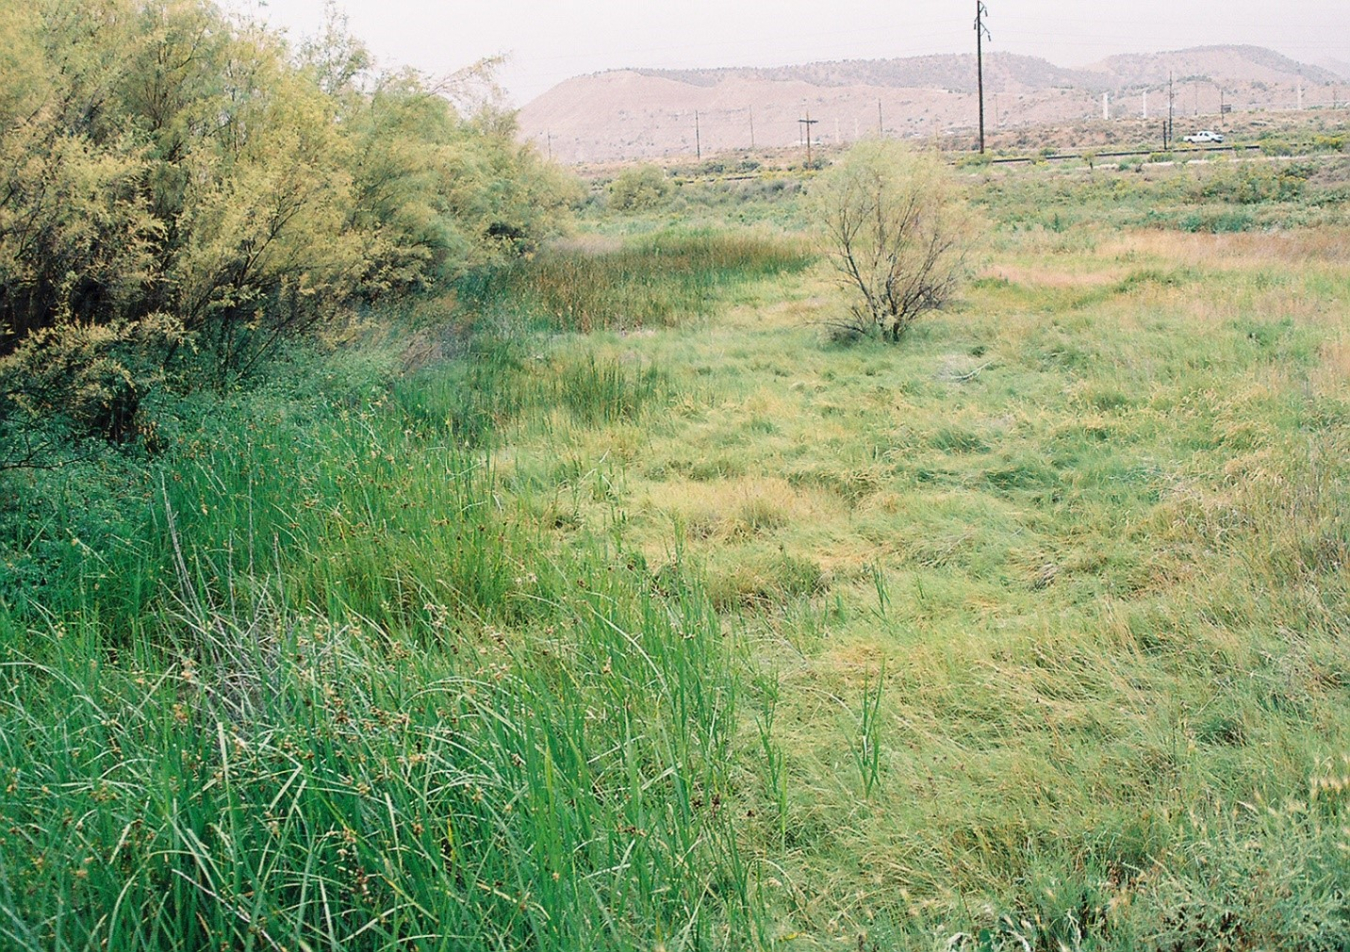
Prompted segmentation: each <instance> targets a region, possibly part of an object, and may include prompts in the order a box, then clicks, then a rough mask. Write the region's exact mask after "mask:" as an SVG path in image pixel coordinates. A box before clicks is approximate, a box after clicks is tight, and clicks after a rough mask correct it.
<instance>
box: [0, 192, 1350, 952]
mask: <svg viewBox="0 0 1350 952" xmlns="http://www.w3.org/2000/svg"><path fill="white" fill-rule="evenodd" d="M1264 168H1265V166H1250V167H1246V166H1244V167H1236V168H1232V169H1228V168H1222V169H1220V170H1219V171H1218V172H1214V170H1213V169H1211V170H1208V171H1202V172H1196V171H1195V170H1194V169H1189V168H1178V167H1173V168H1171V169H1168V168H1160V169H1156V170H1150V172H1149V173H1148V174H1147V175H1144V174H1143V173H1134V172H1124V173H1115V172H1106V171H1103V170H1101V169H1100V168H1099V169H1098V170H1097V171H1096V172H1094V173H1092V174H1091V175H1088V174H1085V173H1084V172H1083V171H1081V170H1079V171H1075V172H1074V173H1073V174H1072V175H1069V174H1067V173H1065V172H1063V171H1061V170H1057V169H1053V168H1045V169H1041V168H1036V169H1027V170H1022V171H1020V172H1017V173H1015V174H1010V175H1007V176H1005V177H1002V178H1000V179H999V180H998V181H999V182H1000V185H999V187H998V188H997V189H992V190H990V191H989V192H988V193H987V195H986V198H985V201H986V203H987V213H988V214H989V215H990V218H991V220H992V221H993V222H994V228H993V233H992V236H991V241H990V243H989V245H988V246H987V247H986V248H985V250H984V252H983V254H984V255H985V259H984V260H983V262H982V264H981V271H980V274H979V275H978V279H977V280H976V281H974V282H973V283H972V284H971V286H970V287H969V288H968V289H967V290H966V292H965V294H964V296H963V298H962V300H961V301H960V302H959V303H958V305H957V306H956V307H954V308H952V309H950V310H948V311H946V312H943V313H941V314H938V315H936V316H934V317H932V318H930V319H927V320H926V321H924V322H921V323H919V324H917V325H916V326H915V328H914V329H913V332H912V334H911V335H910V336H909V337H908V338H907V340H906V342H905V343H904V344H903V345H901V346H899V347H892V346H884V345H879V344H876V343H864V344H855V345H851V346H846V345H842V344H839V343H834V342H831V341H830V340H829V339H828V338H827V336H826V335H825V334H824V333H823V332H822V331H821V330H820V328H819V326H818V325H819V323H820V321H821V320H822V319H827V318H828V317H829V316H830V315H831V313H833V312H834V311H835V310H836V309H839V308H842V307H843V306H844V304H843V301H842V299H841V297H840V296H839V294H840V292H839V291H838V290H837V288H836V287H835V286H834V285H833V284H832V280H831V277H830V276H829V274H828V273H827V271H826V269H825V268H824V267H823V265H821V264H817V263H813V262H812V260H811V257H810V255H809V254H807V253H805V252H804V251H803V250H802V247H803V246H802V245H801V244H800V239H799V238H797V237H793V236H788V237H783V236H777V237H765V235H763V234H759V233H754V234H749V235H746V234H742V233H739V232H725V233H703V232H697V233H689V232H679V233H674V234H671V233H664V234H657V235H655V236H652V235H650V234H636V235H633V234H630V232H633V231H634V230H635V225H634V222H633V221H628V220H609V219H606V220H601V221H591V222H586V223H584V224H585V226H586V228H587V229H589V230H590V232H591V233H592V237H591V238H588V239H586V240H585V241H584V242H582V243H574V244H573V245H571V246H568V247H566V248H565V249H558V250H555V251H552V252H548V253H545V254H541V256H540V257H539V258H537V259H535V260H534V261H532V262H529V263H522V264H521V265H520V266H519V267H518V268H517V269H516V270H515V271H513V272H511V273H509V274H506V275H498V276H495V277H493V278H491V279H490V280H485V281H481V282H479V283H478V284H477V285H476V286H474V285H472V284H471V283H470V284H466V285H465V286H464V287H462V288H461V289H460V296H461V300H462V301H465V300H467V301H470V302H472V303H473V304H474V306H475V307H476V308H477V310H476V311H474V312H473V313H472V314H471V319H472V322H476V323H477V325H478V327H479V333H478V335H477V336H476V337H475V338H474V340H473V342H472V344H471V346H470V347H469V348H468V349H467V350H466V351H464V352H463V354H462V355H461V356H460V357H458V358H456V359H453V360H450V361H448V362H442V363H434V364H430V365H428V366H424V367H422V368H421V369H419V370H417V371H416V372H413V373H409V374H399V373H396V372H395V371H394V370H392V369H391V366H392V365H391V363H390V362H388V361H382V360H375V359H365V360H364V362H363V361H357V360H354V359H353V358H350V357H348V358H340V357H339V358H330V359H328V360H325V361H323V362H320V363H317V364H315V365H314V366H311V367H309V368H308V369H305V368H298V367H297V368H296V370H295V372H294V373H293V374H290V375H288V376H286V377H285V378H284V379H279V380H278V382H277V383H276V384H274V385H273V386H272V387H271V388H269V389H267V390H265V391H262V392H258V393H253V394H240V395H234V396H231V397H229V398H227V399H224V400H223V401H222V402H220V403H218V404H212V405H210V406H207V407H202V408H199V409H198V410H197V411H196V412H194V413H186V412H184V413H181V414H180V415H179V416H177V417H173V418H169V417H166V423H165V426H164V432H165V434H166V440H167V441H168V443H169V445H170V447H171V449H170V450H169V452H167V453H166V454H165V456H164V457H162V458H160V459H158V460H155V461H150V462H145V461H141V462H139V463H136V464H134V465H132V464H130V463H126V462H125V461H124V462H123V463H119V464H118V465H117V466H107V467H104V468H100V467H99V466H98V465H96V464H94V463H91V464H89V465H88V466H87V467H85V468H81V469H79V470H77V471H72V472H69V473H32V474H24V475H23V476H22V478H21V480H16V479H11V480H10V481H9V482H8V483H7V484H6V486H7V487H9V488H10V490H11V491H12V492H13V493H14V494H15V498H16V499H17V500H19V502H20V505H19V506H16V507H14V508H13V509H12V510H10V512H9V514H8V515H7V516H6V520H7V521H6V523H5V532H6V539H7V543H6V548H5V551H4V559H5V562H4V565H5V567H6V571H7V573H8V576H9V577H8V578H7V579H6V580H5V584H4V585H3V586H0V592H3V594H0V599H3V608H0V706H2V707H3V715H2V716H0V936H4V939H5V942H6V943H8V945H11V946H13V947H16V948H19V949H72V950H75V949H80V950H84V949H94V948H99V947H102V946H103V945H105V944H106V947H108V948H116V949H132V950H136V949H145V950H150V949H190V948H202V947H207V946H208V945H211V946H220V945H223V946H224V947H226V948H239V949H246V948H258V949H266V948H277V947H280V948H286V949H301V948H309V949H315V950H318V949H337V948H342V949H371V950H376V949H378V950H386V949H387V950H393V949H404V948H414V949H464V948H474V949H478V948H487V949H503V950H506V949H511V950H515V949H521V950H524V949H581V948H612V949H625V950H627V949H632V950H637V949H653V948H659V947H664V948H666V949H671V950H673V949H690V950H693V949H738V948H753V949H768V948H776V949H799V950H814V949H857V948H860V947H861V948H865V949H874V948H875V949H892V948H894V949H923V950H929V949H936V948H942V949H966V950H974V949H981V950H995V949H1019V950H1021V949H1026V948H1028V947H1029V948H1032V949H1047V950H1059V949H1070V950H1183V949H1202V948H1203V949H1231V950H1240V949H1286V950H1291V952H1292V950H1303V949H1325V950H1337V949H1344V948H1345V947H1346V946H1347V944H1350V905H1347V899H1346V897H1347V895H1350V872H1347V870H1350V864H1347V863H1346V861H1345V856H1346V853H1347V851H1350V838H1347V832H1346V831H1347V823H1350V812H1347V811H1348V810H1350V807H1348V806H1347V803H1348V802H1350V759H1348V758H1350V705H1347V703H1346V702H1347V700H1348V699H1350V696H1348V694H1347V692H1350V649H1347V647H1346V646H1347V645H1350V640H1348V639H1347V636H1348V635H1350V631H1347V621H1346V619H1347V618H1350V583H1347V575H1346V566H1347V564H1350V528H1347V525H1348V523H1347V520H1346V519H1345V517H1344V514H1345V511H1346V501H1347V499H1350V437H1347V433H1350V429H1347V427H1348V426H1350V398H1348V397H1347V394H1348V393H1350V389H1348V388H1347V386H1346V381H1347V378H1350V326H1347V324H1346V319H1345V316H1344V311H1343V308H1341V307H1339V305H1338V303H1337V302H1341V301H1344V300H1346V299H1347V297H1346V296H1347V295H1348V294H1350V279H1347V272H1346V264H1347V258H1346V251H1345V248H1346V247H1347V241H1346V232H1345V227H1344V223H1343V222H1342V221H1341V220H1340V218H1339V217H1338V216H1339V215H1340V214H1341V213H1340V211H1339V210H1337V209H1336V208H1334V207H1333V206H1331V205H1324V204H1321V203H1320V201H1321V199H1320V197H1319V196H1322V195H1325V194H1327V193H1326V191H1325V190H1326V189H1328V188H1329V189H1333V190H1334V189H1335V188H1338V187H1339V186H1338V185H1337V184H1336V182H1335V181H1334V175H1331V176H1329V175H1328V173H1326V172H1325V170H1323V171H1322V172H1318V173H1317V174H1316V175H1313V176H1310V177H1309V178H1308V179H1307V180H1305V184H1304V186H1302V187H1301V189H1300V190H1299V191H1298V193H1297V194H1278V193H1274V192H1272V193H1270V194H1269V195H1266V196H1265V197H1263V198H1261V199H1260V200H1257V201H1251V202H1248V201H1243V200H1239V199H1237V198H1235V197H1234V196H1236V195H1237V194H1238V192H1235V191H1234V189H1235V188H1238V187H1245V186H1244V185H1243V184H1242V183H1243V182H1245V181H1246V180H1247V179H1248V178H1253V177H1254V178H1256V179H1259V180H1260V182H1266V181H1267V179H1266V178H1265V177H1264V176H1266V172H1265V171H1262V169H1264ZM1210 173H1213V174H1215V175H1221V176H1227V178H1226V179H1225V180H1224V181H1225V182H1228V180H1229V179H1231V182H1228V184H1223V183H1219V184H1221V185H1222V189H1220V191H1221V192H1222V194H1219V193H1217V192H1216V193H1213V194H1206V193H1205V189H1206V188H1207V187H1208V186H1207V185H1206V183H1207V182H1211V181H1212V180H1211V179H1210V178H1205V177H1203V176H1206V175H1209V174H1210ZM963 174H964V173H963ZM978 174H979V175H981V176H982V175H984V174H985V172H984V171H981V172H980V173H978ZM989 174H991V175H992V174H995V173H989ZM999 174H1001V173H999ZM1155 175H1156V176H1157V178H1154V176H1155ZM1318 176H1321V177H1320V178H1319V177H1318ZM1115 182H1123V183H1124V184H1123V185H1119V186H1118V185H1116V184H1113V183H1115ZM1233 183H1236V184H1233ZM1230 186H1231V187H1230ZM1216 187H1217V186H1216ZM1262 187H1264V186H1262ZM1272 187H1274V186H1272ZM1214 208H1222V209H1224V210H1225V214H1227V213H1230V212H1231V213H1232V214H1235V215H1238V214H1241V215H1246V214H1250V215H1251V216H1252V218H1251V222H1252V223H1253V227H1248V228H1243V229H1236V228H1231V229H1230V228H1226V227H1217V226H1216V227H1212V228H1210V227H1202V225H1203V224H1204V222H1210V221H1211V220H1210V219H1208V218H1203V216H1205V215H1208V214H1210V210H1211V209H1214ZM779 210H780V211H781V209H779ZM1056 212H1058V213H1059V214H1060V216H1061V217H1060V218H1059V224H1058V225H1057V226H1056V225H1055V219H1054V217H1053V216H1054V214H1055V213H1056ZM755 214H758V212H753V214H751V216H750V217H754V215H755ZM1190 215H1199V216H1202V218H1199V219H1197V222H1198V223H1199V224H1197V226H1196V227H1195V228H1190V227H1189V225H1188V222H1189V221H1190V219H1189V218H1188V217H1187V216H1190ZM1275 220H1279V221H1282V222H1284V223H1285V227H1284V228H1283V229H1282V230H1281V231H1278V232H1266V231H1264V230H1263V229H1264V227H1265V224H1264V223H1266V222H1270V221H1275ZM1218 221H1219V220H1218V219H1214V220H1213V222H1218ZM1244 221H1245V219H1244ZM1291 223H1292V224H1291ZM1126 226H1129V227H1126ZM637 230H638V231H641V229H637ZM457 319H458V320H460V321H461V322H469V321H468V319H465V318H463V317H460V318H457ZM585 331H589V333H582V332H585ZM639 331H640V332H639ZM344 360H345V361H347V362H346V363H344ZM173 421H176V422H173ZM58 490H59V491H58ZM81 500H87V501H88V502H89V503H90V506H89V507H88V508H84V509H82V508H81V507H80V506H79V505H78V504H77V503H78V502H79V501H81ZM75 539H78V540H79V541H78V542H76V541H72V540H75Z"/></svg>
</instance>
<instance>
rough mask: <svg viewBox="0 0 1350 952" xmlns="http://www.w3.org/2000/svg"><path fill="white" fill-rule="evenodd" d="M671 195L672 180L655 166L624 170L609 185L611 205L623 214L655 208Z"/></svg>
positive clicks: (639, 166) (640, 166)
mask: <svg viewBox="0 0 1350 952" xmlns="http://www.w3.org/2000/svg"><path fill="white" fill-rule="evenodd" d="M669 195H670V180H669V179H668V178H666V173H665V172H663V171H661V169H659V168H658V167H656V166H655V165H638V166H634V167H632V168H627V169H624V170H623V171H622V172H620V173H619V174H618V176H617V177H616V178H615V179H614V181H612V182H610V183H609V202H610V205H611V206H612V207H613V208H615V209H617V210H619V211H622V212H635V211H642V210H644V209H649V208H655V207H656V206H658V205H660V204H661V202H663V201H664V200H665V199H666V198H667V197H668V196H669Z"/></svg>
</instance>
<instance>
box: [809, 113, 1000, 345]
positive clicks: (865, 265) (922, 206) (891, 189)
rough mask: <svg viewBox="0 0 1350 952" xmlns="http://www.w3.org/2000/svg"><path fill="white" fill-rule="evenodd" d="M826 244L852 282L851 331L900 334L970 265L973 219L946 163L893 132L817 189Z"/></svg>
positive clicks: (845, 324)
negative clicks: (909, 145)
mask: <svg viewBox="0 0 1350 952" xmlns="http://www.w3.org/2000/svg"><path fill="white" fill-rule="evenodd" d="M811 203H812V207H813V209H814V213H815V217H816V220H817V221H818V222H819V228H820V234H821V239H822V242H823V244H824V248H825V251H826V253H827V255H828V257H829V259H830V260H831V262H832V263H833V264H834V266H835V268H836V269H838V271H839V274H840V277H841V280H842V282H843V284H844V286H845V287H846V288H847V289H848V290H849V291H850V292H852V297H853V302H852V304H851V305H850V317H849V319H847V320H845V321H841V322H837V323H838V324H839V326H840V327H841V329H843V330H844V331H845V332H847V333H850V334H865V335H879V336H883V337H885V338H887V339H889V340H891V341H898V340H899V339H900V338H901V336H902V335H903V334H904V333H905V331H906V330H907V329H908V328H909V326H910V325H911V324H912V323H913V322H914V320H915V319H917V318H918V317H919V316H921V315H922V314H924V313H926V312H928V311H932V310H935V309H937V308H940V307H942V306H943V305H944V304H945V303H946V302H947V300H948V299H949V298H950V297H951V295H952V293H953V292H954V291H956V289H957V288H958V287H959V286H960V283H961V280H962V279H963V278H964V276H965V275H966V270H967V269H966V259H967V255H968V253H969V249H970V247H971V242H972V240H973V237H974V220H973V217H972V214H971V212H970V211H969V210H968V208H967V206H966V205H965V204H964V203H963V202H962V201H961V200H960V198H959V197H958V195H957V194H956V190H955V187H954V185H953V183H952V180H951V177H950V175H949V173H948V171H947V169H946V167H945V166H943V165H942V163H941V162H940V161H939V160H938V159H937V158H936V157H935V156H932V155H929V154H924V153H918V152H914V151H912V150H910V149H908V148H906V147H905V146H904V145H902V144H900V143H897V142H893V141H882V140H869V141H866V142H862V143H859V144H858V145H856V146H854V147H853V148H852V149H851V150H850V151H849V153H848V154H847V155H846V156H845V157H844V159H843V161H842V162H840V163H839V164H838V165H836V166H834V167H833V168H831V169H830V170H829V171H827V172H826V173H825V174H824V175H822V176H821V178H820V179H819V180H818V182H817V183H816V184H815V186H814V187H813V188H812V191H811Z"/></svg>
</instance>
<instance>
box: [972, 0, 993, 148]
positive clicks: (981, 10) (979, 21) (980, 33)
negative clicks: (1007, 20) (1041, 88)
mask: <svg viewBox="0 0 1350 952" xmlns="http://www.w3.org/2000/svg"><path fill="white" fill-rule="evenodd" d="M987 16H989V10H988V9H987V8H986V7H985V5H984V0H975V76H976V83H977V84H978V86H979V90H980V155H984V38H985V37H986V36H989V28H988V27H986V26H985V25H984V18H985V17H987ZM989 39H990V40H991V41H992V40H993V37H992V36H990V37H989Z"/></svg>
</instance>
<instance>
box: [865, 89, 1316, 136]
mask: <svg viewBox="0 0 1350 952" xmlns="http://www.w3.org/2000/svg"><path fill="white" fill-rule="evenodd" d="M1333 98H1334V97H1333ZM877 138H878V139H884V138H886V124H885V123H884V122H882V121H881V100H880V99H878V100H877Z"/></svg>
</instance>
